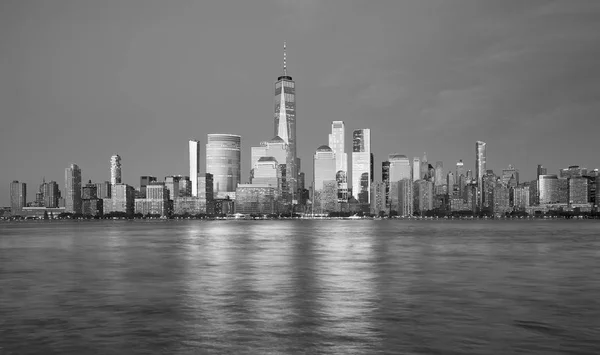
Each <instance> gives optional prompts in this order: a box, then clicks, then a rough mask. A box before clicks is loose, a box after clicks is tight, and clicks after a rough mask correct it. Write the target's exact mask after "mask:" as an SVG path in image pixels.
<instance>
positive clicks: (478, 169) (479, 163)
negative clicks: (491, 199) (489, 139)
mask: <svg viewBox="0 0 600 355" xmlns="http://www.w3.org/2000/svg"><path fill="white" fill-rule="evenodd" d="M475 151H476V159H475V178H476V179H477V189H478V191H477V197H478V198H477V203H478V207H480V208H481V206H482V203H483V194H482V190H481V189H482V181H483V176H484V175H485V171H486V156H487V153H486V143H485V142H482V141H477V142H476V143H475Z"/></svg>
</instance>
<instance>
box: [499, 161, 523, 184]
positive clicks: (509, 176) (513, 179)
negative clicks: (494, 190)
mask: <svg viewBox="0 0 600 355" xmlns="http://www.w3.org/2000/svg"><path fill="white" fill-rule="evenodd" d="M500 179H501V181H502V184H503V185H504V186H508V185H509V184H512V187H514V186H516V185H518V184H519V170H517V169H515V167H514V166H513V165H512V164H509V165H508V169H502V176H501V178H500Z"/></svg>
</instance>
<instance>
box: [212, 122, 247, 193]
mask: <svg viewBox="0 0 600 355" xmlns="http://www.w3.org/2000/svg"><path fill="white" fill-rule="evenodd" d="M241 145H242V137H241V136H239V135H235V134H220V133H215V134H209V135H208V140H207V143H206V172H207V173H209V174H212V176H213V182H214V193H215V195H216V198H226V197H227V196H229V197H231V198H234V197H235V191H236V188H237V185H238V184H239V183H240V181H241V166H240V163H241Z"/></svg>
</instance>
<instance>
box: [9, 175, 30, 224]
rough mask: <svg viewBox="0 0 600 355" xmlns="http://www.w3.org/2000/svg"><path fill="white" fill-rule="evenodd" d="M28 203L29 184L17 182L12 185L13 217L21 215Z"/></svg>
mask: <svg viewBox="0 0 600 355" xmlns="http://www.w3.org/2000/svg"><path fill="white" fill-rule="evenodd" d="M26 203H27V184H26V183H24V182H18V181H17V180H15V181H13V182H11V183H10V209H11V213H12V215H13V216H17V215H20V214H21V212H22V211H23V207H25V206H26Z"/></svg>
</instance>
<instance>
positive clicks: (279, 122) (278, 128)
mask: <svg viewBox="0 0 600 355" xmlns="http://www.w3.org/2000/svg"><path fill="white" fill-rule="evenodd" d="M274 135H275V136H278V137H280V138H281V139H282V140H283V141H284V142H285V144H286V145H287V157H286V160H285V161H284V162H283V161H279V160H278V162H279V164H285V165H286V174H285V175H286V180H287V189H288V192H289V194H288V196H289V198H290V199H291V200H296V199H297V196H296V186H297V177H298V159H297V153H296V152H297V149H296V83H295V82H294V81H293V80H292V77H291V76H289V75H287V73H284V75H282V76H280V77H279V78H277V82H276V83H275V115H274ZM290 202H291V201H290Z"/></svg>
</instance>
